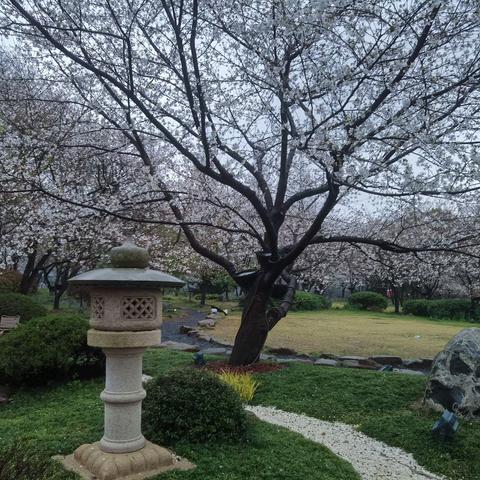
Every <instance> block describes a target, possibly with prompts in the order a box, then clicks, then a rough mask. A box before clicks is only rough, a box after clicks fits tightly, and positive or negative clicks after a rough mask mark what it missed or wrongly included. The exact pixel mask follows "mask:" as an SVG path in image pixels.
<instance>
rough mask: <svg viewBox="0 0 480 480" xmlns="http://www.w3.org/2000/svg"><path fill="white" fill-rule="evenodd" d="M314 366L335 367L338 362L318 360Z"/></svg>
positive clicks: (329, 359)
mask: <svg viewBox="0 0 480 480" xmlns="http://www.w3.org/2000/svg"><path fill="white" fill-rule="evenodd" d="M315 365H322V366H326V367H336V366H337V365H338V362H337V361H336V360H332V359H331V358H319V359H318V360H316V361H315Z"/></svg>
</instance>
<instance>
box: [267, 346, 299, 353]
mask: <svg viewBox="0 0 480 480" xmlns="http://www.w3.org/2000/svg"><path fill="white" fill-rule="evenodd" d="M268 353H271V354H273V355H296V354H297V352H296V351H295V350H293V348H287V347H278V348H269V349H268Z"/></svg>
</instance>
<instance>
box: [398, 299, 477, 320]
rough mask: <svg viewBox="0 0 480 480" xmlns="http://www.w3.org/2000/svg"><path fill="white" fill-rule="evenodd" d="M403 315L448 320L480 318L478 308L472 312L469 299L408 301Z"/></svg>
mask: <svg viewBox="0 0 480 480" xmlns="http://www.w3.org/2000/svg"><path fill="white" fill-rule="evenodd" d="M403 313H406V314H412V315H423V316H426V317H430V318H438V319H447V320H477V319H478V318H480V311H479V309H478V307H475V309H474V311H473V312H472V303H471V301H470V300H469V299H468V298H443V299H440V300H425V299H423V300H408V301H406V302H405V304H404V306H403Z"/></svg>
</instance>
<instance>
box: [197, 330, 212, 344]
mask: <svg viewBox="0 0 480 480" xmlns="http://www.w3.org/2000/svg"><path fill="white" fill-rule="evenodd" d="M197 338H199V339H200V340H204V341H205V342H213V337H212V336H211V335H209V334H208V333H205V332H198V333H197Z"/></svg>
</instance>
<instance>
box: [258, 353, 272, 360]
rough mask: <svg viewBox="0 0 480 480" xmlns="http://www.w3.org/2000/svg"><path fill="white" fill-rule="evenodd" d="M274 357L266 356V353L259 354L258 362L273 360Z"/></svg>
mask: <svg viewBox="0 0 480 480" xmlns="http://www.w3.org/2000/svg"><path fill="white" fill-rule="evenodd" d="M274 359H275V357H274V356H273V355H268V354H266V353H261V354H260V360H261V361H265V360H274Z"/></svg>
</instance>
